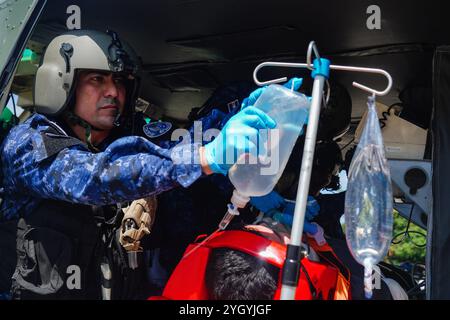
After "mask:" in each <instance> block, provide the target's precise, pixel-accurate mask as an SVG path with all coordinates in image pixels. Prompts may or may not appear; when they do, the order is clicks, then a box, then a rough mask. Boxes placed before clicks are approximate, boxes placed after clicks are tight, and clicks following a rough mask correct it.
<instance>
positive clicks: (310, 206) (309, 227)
mask: <svg viewBox="0 0 450 320" xmlns="http://www.w3.org/2000/svg"><path fill="white" fill-rule="evenodd" d="M294 210H295V202H287V201H286V205H285V207H284V210H283V211H282V212H277V213H275V214H274V215H273V219H274V220H276V221H278V222H280V223H282V224H285V225H287V226H289V227H292V222H293V220H294ZM319 211H320V205H319V203H318V202H317V200H316V199H315V198H314V197H313V196H308V202H307V204H306V212H305V222H304V224H303V232H306V233H309V234H315V233H316V232H317V225H315V224H312V223H310V222H311V220H313V219H314V218H315V217H316V216H317V215H318V214H319Z"/></svg>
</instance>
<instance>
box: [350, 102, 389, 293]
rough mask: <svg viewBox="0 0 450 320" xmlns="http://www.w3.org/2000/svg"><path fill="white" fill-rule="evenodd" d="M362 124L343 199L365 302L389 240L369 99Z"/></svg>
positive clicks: (385, 173) (384, 170) (378, 141)
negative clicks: (362, 278) (361, 267)
mask: <svg viewBox="0 0 450 320" xmlns="http://www.w3.org/2000/svg"><path fill="white" fill-rule="evenodd" d="M368 107H369V110H368V114H367V119H366V124H365V127H364V130H363V133H362V135H361V140H360V142H359V144H358V146H357V148H356V151H355V154H354V156H353V160H352V163H351V165H350V170H349V176H348V187H347V193H346V197H345V228H346V232H345V234H346V239H347V244H348V247H349V249H350V251H351V253H352V255H353V257H354V258H355V259H356V261H358V263H360V264H361V265H363V266H364V269H365V270H364V286H365V295H366V298H371V297H372V267H373V265H375V264H376V263H378V262H379V261H380V260H382V259H383V258H384V256H385V255H386V253H387V251H388V249H389V245H390V243H391V240H392V228H393V214H392V210H393V209H392V201H393V198H392V186H391V177H390V172H389V167H388V164H387V161H386V157H385V154H384V146H383V138H382V135H381V130H380V126H379V122H378V116H377V112H376V110H375V98H374V97H369V101H368Z"/></svg>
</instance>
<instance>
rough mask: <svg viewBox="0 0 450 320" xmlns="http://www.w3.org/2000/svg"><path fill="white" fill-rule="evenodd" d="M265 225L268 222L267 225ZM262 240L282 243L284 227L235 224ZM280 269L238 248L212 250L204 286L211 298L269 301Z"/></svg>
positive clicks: (283, 241)
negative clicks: (241, 225) (261, 237)
mask: <svg viewBox="0 0 450 320" xmlns="http://www.w3.org/2000/svg"><path fill="white" fill-rule="evenodd" d="M267 224H270V226H269V225H267ZM239 229H240V230H246V231H248V232H252V233H255V234H258V235H260V236H263V237H264V238H266V239H269V240H272V241H275V242H279V243H282V244H286V243H287V241H288V240H289V238H288V232H287V230H286V229H285V228H284V227H283V226H282V225H281V224H278V223H277V222H273V224H272V223H271V222H263V223H262V224H258V225H246V226H245V227H239ZM279 273H280V268H278V267H276V266H274V265H271V264H270V263H268V262H266V261H264V260H261V259H259V258H257V257H254V256H252V255H249V254H247V253H244V252H242V251H238V250H233V249H230V248H219V249H214V250H213V251H212V252H211V255H210V257H209V260H208V266H207V268H206V276H205V279H206V287H207V289H208V292H209V295H210V297H211V299H214V300H272V299H273V297H274V295H275V291H276V289H277V284H278V277H279Z"/></svg>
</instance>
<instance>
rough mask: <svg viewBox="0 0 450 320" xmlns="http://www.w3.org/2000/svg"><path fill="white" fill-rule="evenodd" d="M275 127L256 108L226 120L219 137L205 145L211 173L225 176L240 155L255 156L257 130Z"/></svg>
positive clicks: (242, 111) (270, 119)
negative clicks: (248, 154)
mask: <svg viewBox="0 0 450 320" xmlns="http://www.w3.org/2000/svg"><path fill="white" fill-rule="evenodd" d="M275 126H276V123H275V121H274V120H273V119H272V118H271V117H269V116H268V115H267V114H266V113H265V112H263V111H261V110H259V109H257V108H254V107H247V108H245V109H244V110H241V111H239V112H238V113H237V114H235V115H234V116H233V117H231V118H230V120H228V122H227V123H226V124H225V126H224V127H223V128H222V130H221V131H220V133H219V135H218V136H217V137H216V138H215V139H214V140H213V141H212V142H210V143H208V144H207V145H205V149H204V150H205V158H206V162H207V163H208V165H209V167H210V169H211V171H212V172H215V173H221V174H223V175H226V174H227V172H228V170H229V169H230V168H231V166H232V165H233V164H234V163H235V162H236V161H237V159H239V157H240V156H241V155H242V154H244V153H251V154H256V147H257V146H256V145H255V143H256V142H257V141H258V130H260V129H273V128H275Z"/></svg>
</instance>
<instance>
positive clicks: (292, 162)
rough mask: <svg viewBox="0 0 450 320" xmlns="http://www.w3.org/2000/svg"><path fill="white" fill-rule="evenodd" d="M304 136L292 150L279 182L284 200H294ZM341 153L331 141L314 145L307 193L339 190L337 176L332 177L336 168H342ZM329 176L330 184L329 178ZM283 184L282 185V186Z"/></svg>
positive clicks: (337, 146)
mask: <svg viewBox="0 0 450 320" xmlns="http://www.w3.org/2000/svg"><path fill="white" fill-rule="evenodd" d="M304 143H305V137H304V135H302V136H300V137H299V138H298V140H297V142H296V144H295V146H294V149H293V150H292V153H291V156H290V157H289V161H288V163H287V164H286V168H285V170H284V172H283V176H282V178H281V179H280V181H279V184H278V187H279V190H278V191H279V192H280V193H281V194H282V196H284V197H285V198H289V199H295V197H296V192H297V185H296V184H297V181H298V176H299V173H300V167H301V163H302V156H303V146H304ZM342 164H343V160H342V153H341V149H340V148H339V145H338V144H337V143H336V142H335V141H332V140H326V141H320V142H318V143H317V144H316V148H315V153H314V163H313V168H312V173H311V182H310V188H309V193H310V194H315V193H317V192H318V191H320V190H321V189H322V188H327V189H331V190H338V189H339V188H340V184H339V176H337V175H333V171H334V169H335V167H336V165H338V166H342ZM330 175H331V182H329V178H330ZM283 184H284V185H283Z"/></svg>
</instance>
